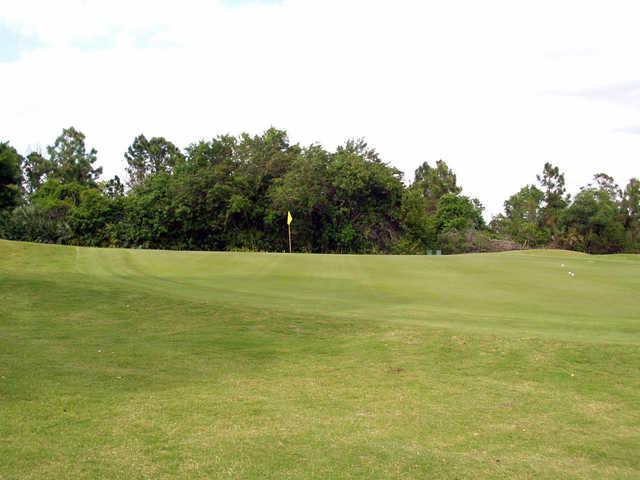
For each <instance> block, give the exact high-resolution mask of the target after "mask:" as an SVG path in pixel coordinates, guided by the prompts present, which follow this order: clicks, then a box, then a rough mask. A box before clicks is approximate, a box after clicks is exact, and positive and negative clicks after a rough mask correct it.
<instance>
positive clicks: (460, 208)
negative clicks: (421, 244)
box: [436, 193, 485, 232]
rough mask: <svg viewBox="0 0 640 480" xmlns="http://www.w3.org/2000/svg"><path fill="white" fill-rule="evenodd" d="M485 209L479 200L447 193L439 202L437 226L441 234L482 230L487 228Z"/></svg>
mask: <svg viewBox="0 0 640 480" xmlns="http://www.w3.org/2000/svg"><path fill="white" fill-rule="evenodd" d="M482 211H483V207H482V205H481V204H480V202H479V201H478V200H477V199H475V198H474V199H471V198H469V197H465V196H464V195H456V194H454V193H447V194H445V195H443V196H442V197H441V198H440V200H439V201H438V205H437V210H436V225H437V229H438V231H439V232H446V231H447V230H465V229H469V228H472V229H475V230H481V229H484V228H485V223H484V219H483V218H482Z"/></svg>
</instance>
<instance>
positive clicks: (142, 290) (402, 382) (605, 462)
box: [0, 241, 640, 480]
mask: <svg viewBox="0 0 640 480" xmlns="http://www.w3.org/2000/svg"><path fill="white" fill-rule="evenodd" d="M570 272H572V273H573V275H571V273H570ZM64 478H70V479H71V478H73V479H96V478H121V479H143V478H150V479H151V478H152V479H165V478H189V479H193V478H202V479H204V478H239V479H240V478H242V479H245V478H250V479H264V478H274V479H287V478H296V479H298V478H313V479H329V478H340V479H344V478H363V479H370V478H407V479H408V478H431V479H445V478H446V479H467V478H483V479H484V478H489V479H491V478H501V479H528V478H531V479H533V478H535V479H592V478H594V479H603V478H612V479H638V478H640V255H623V254H619V255H586V254H581V253H576V252H567V251H561V250H528V251H514V252H504V253H487V254H468V255H451V256H394V255H305V254H274V253H218V252H178V251H173V252H169V251H156V250H134V249H131V250H126V249H99V248H84V247H73V246H58V245H39V244H32V243H21V242H11V241H0V479H3V480H4V479H64Z"/></svg>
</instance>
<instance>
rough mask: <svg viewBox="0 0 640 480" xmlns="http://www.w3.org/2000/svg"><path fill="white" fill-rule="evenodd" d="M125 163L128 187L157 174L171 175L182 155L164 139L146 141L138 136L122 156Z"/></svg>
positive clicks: (181, 159) (182, 158)
mask: <svg viewBox="0 0 640 480" xmlns="http://www.w3.org/2000/svg"><path fill="white" fill-rule="evenodd" d="M124 158H125V160H126V162H127V174H128V176H129V182H128V183H129V186H131V187H134V186H137V185H140V184H141V183H142V182H143V181H144V180H145V179H146V178H147V177H149V176H151V175H155V174H157V173H172V172H173V171H174V169H175V167H176V165H178V164H179V163H180V162H181V161H183V160H184V155H182V153H181V152H180V149H179V148H178V147H176V146H175V145H174V144H173V143H171V142H170V141H169V140H167V139H165V138H164V137H152V138H151V139H149V140H147V138H146V137H145V136H144V135H138V136H137V137H136V138H135V139H134V140H133V143H132V144H131V146H130V147H129V148H128V149H127V152H126V153H125V154H124Z"/></svg>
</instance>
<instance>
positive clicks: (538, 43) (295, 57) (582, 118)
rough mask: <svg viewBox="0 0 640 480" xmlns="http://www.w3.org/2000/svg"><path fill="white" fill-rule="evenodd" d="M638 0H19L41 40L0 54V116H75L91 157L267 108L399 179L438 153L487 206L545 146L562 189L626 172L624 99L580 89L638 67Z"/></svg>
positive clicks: (15, 13)
mask: <svg viewBox="0 0 640 480" xmlns="http://www.w3.org/2000/svg"><path fill="white" fill-rule="evenodd" d="M638 8H639V7H636V6H635V4H634V2H615V1H614V2H607V3H606V4H604V3H602V2H595V1H593V2H589V1H580V2H578V1H563V2H550V1H538V2H527V3H526V4H525V3H523V2H512V1H488V2H475V1H472V0H469V1H454V2H417V1H416V2H409V1H394V2H388V1H385V2H376V1H357V2H356V1H353V2H352V1H333V0H324V1H303V0H297V1H295V0H292V1H286V0H285V1H284V2H282V3H280V4H275V5H267V4H263V3H247V4H243V5H240V6H237V7H234V8H226V7H225V6H224V5H223V4H222V3H212V2H206V1H198V0H188V1H183V2H168V1H165V2H157V1H150V0H144V1H136V2H125V1H111V2H104V1H98V0H89V1H81V0H67V1H59V2H46V1H34V0H27V1H25V0H23V1H21V2H13V5H11V6H5V7H3V9H2V11H1V13H0V21H3V22H5V23H8V24H10V25H13V26H14V27H15V28H16V29H19V30H20V31H21V32H23V33H25V34H31V35H36V36H37V37H38V38H39V40H40V41H41V43H42V44H43V45H44V47H43V48H41V49H38V50H34V51H32V52H30V53H28V54H23V55H22V57H21V58H20V59H19V60H18V61H16V62H12V63H6V64H0V78H2V79H3V88H2V90H1V91H0V101H1V102H2V105H3V113H4V115H2V117H1V118H0V132H1V134H2V136H3V138H6V139H8V140H10V141H12V143H14V144H15V145H16V146H18V147H19V148H22V149H26V148H27V147H28V146H29V145H34V144H40V145H42V146H44V145H46V144H48V143H50V142H51V141H52V140H53V139H54V138H55V136H56V135H57V134H58V133H59V132H60V130H61V129H62V128H63V127H66V126H69V125H74V126H76V127H77V128H79V129H81V130H82V131H84V132H85V133H86V134H87V141H88V142H89V144H90V145H93V146H96V147H97V148H98V151H99V161H100V163H101V164H103V165H104V167H105V173H107V174H113V173H118V172H121V171H123V169H124V165H123V160H122V154H123V152H124V150H125V149H126V147H127V146H128V145H129V144H130V142H131V141H132V139H133V138H134V136H135V135H137V134H138V133H140V132H144V133H145V134H147V135H163V136H166V137H167V138H169V139H171V140H173V141H174V142H175V143H177V144H179V145H181V146H186V145H187V144H188V143H190V142H192V141H196V140H198V139H200V138H203V137H211V136H214V135H217V134H219V133H228V132H229V133H239V132H240V131H243V130H248V131H250V132H259V131H261V130H263V129H265V128H268V127H269V126H270V125H274V126H277V127H279V128H285V129H287V130H288V131H289V133H290V137H291V138H292V140H294V141H300V142H302V143H305V144H306V143H310V142H314V141H318V142H321V143H323V144H324V145H325V146H327V147H328V148H334V147H335V146H336V145H337V144H339V143H341V142H343V141H344V140H345V139H346V138H348V137H357V136H364V137H366V139H367V140H368V141H369V143H370V144H371V145H372V146H374V147H375V148H376V149H377V150H378V151H379V152H380V153H381V154H382V155H383V157H384V158H385V159H386V160H387V161H389V162H391V163H393V164H394V165H396V166H397V167H399V168H400V169H401V170H403V171H404V172H405V174H406V176H407V177H409V178H411V177H412V175H413V170H414V169H415V168H416V167H417V166H418V165H419V164H420V163H421V162H423V161H425V160H426V161H430V162H435V161H436V160H437V159H439V158H443V159H444V160H445V161H447V162H448V163H449V164H450V165H451V166H452V167H453V168H454V169H455V170H456V172H457V173H458V176H459V178H460V180H461V182H462V184H463V186H464V188H465V192H466V193H468V194H471V195H474V196H478V197H479V198H480V199H481V200H482V201H483V202H484V203H485V205H486V206H487V207H488V209H489V211H490V212H491V213H497V212H498V211H499V210H500V209H501V206H502V202H503V201H504V199H506V197H507V196H508V195H510V194H511V193H514V192H515V191H517V190H518V189H519V188H520V187H521V186H522V185H524V184H526V183H532V182H534V181H535V174H536V173H537V172H539V171H540V170H541V167H542V165H543V164H544V162H546V161H551V162H553V163H557V164H558V165H560V166H561V168H562V169H563V170H564V171H565V172H566V174H567V179H568V181H569V183H570V186H571V188H572V189H573V190H577V187H578V186H579V185H581V184H585V183H587V182H588V181H589V180H590V177H591V176H592V175H593V174H594V173H596V172H597V171H601V170H605V171H607V172H609V173H610V174H612V175H614V176H615V177H616V179H617V180H618V182H619V183H621V184H622V183H625V182H626V181H627V179H628V178H629V177H631V176H634V175H635V176H638V175H640V172H639V171H638V168H637V166H638V158H639V157H640V136H638V135H621V134H620V133H619V132H620V131H621V130H620V129H624V128H627V127H628V125H637V124H638V108H637V105H638V104H637V99H636V101H631V102H629V101H626V100H625V99H622V100H621V101H615V102H607V101H602V98H592V96H591V97H590V96H589V95H585V92H587V93H588V92H591V93H593V92H608V91H613V90H610V89H612V88H613V89H615V88H616V87H620V86H625V85H626V86H629V85H636V84H637V83H638V82H639V81H640V64H638V62H636V61H635V59H636V56H637V54H636V52H635V50H636V48H637V47H636V45H638V44H640V32H639V31H638V29H637V27H636V22H635V19H637V18H638V15H637V14H638V13H639V12H638ZM105 37H106V38H108V39H109V42H108V48H101V49H95V50H93V51H90V50H87V48H86V47H87V45H91V42H92V41H94V40H95V39H96V38H105ZM141 39H142V41H141ZM141 44H144V48H140V45H141ZM81 45H84V47H83V48H82V49H80V48H79V46H81ZM615 91H616V92H618V93H619V95H618V96H617V97H616V98H617V99H619V98H621V97H620V95H622V94H620V92H619V91H618V90H615ZM553 92H563V93H568V94H570V95H557V94H553ZM626 94H627V95H633V91H626Z"/></svg>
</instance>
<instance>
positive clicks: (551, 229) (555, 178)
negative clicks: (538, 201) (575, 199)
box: [536, 162, 569, 237]
mask: <svg viewBox="0 0 640 480" xmlns="http://www.w3.org/2000/svg"><path fill="white" fill-rule="evenodd" d="M536 178H537V179H538V182H539V183H540V186H541V187H542V192H543V193H544V198H543V207H542V212H541V213H542V217H541V220H542V226H543V227H544V228H545V229H546V230H547V232H548V233H549V236H550V237H551V236H556V235H557V234H558V233H559V230H558V220H559V218H560V215H561V214H562V212H563V211H564V209H566V208H567V206H568V205H569V196H568V195H567V194H566V191H567V189H566V186H565V179H564V173H560V169H559V168H558V167H554V166H553V165H552V164H550V163H549V162H547V163H545V164H544V168H543V170H542V174H541V175H537V176H536Z"/></svg>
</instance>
